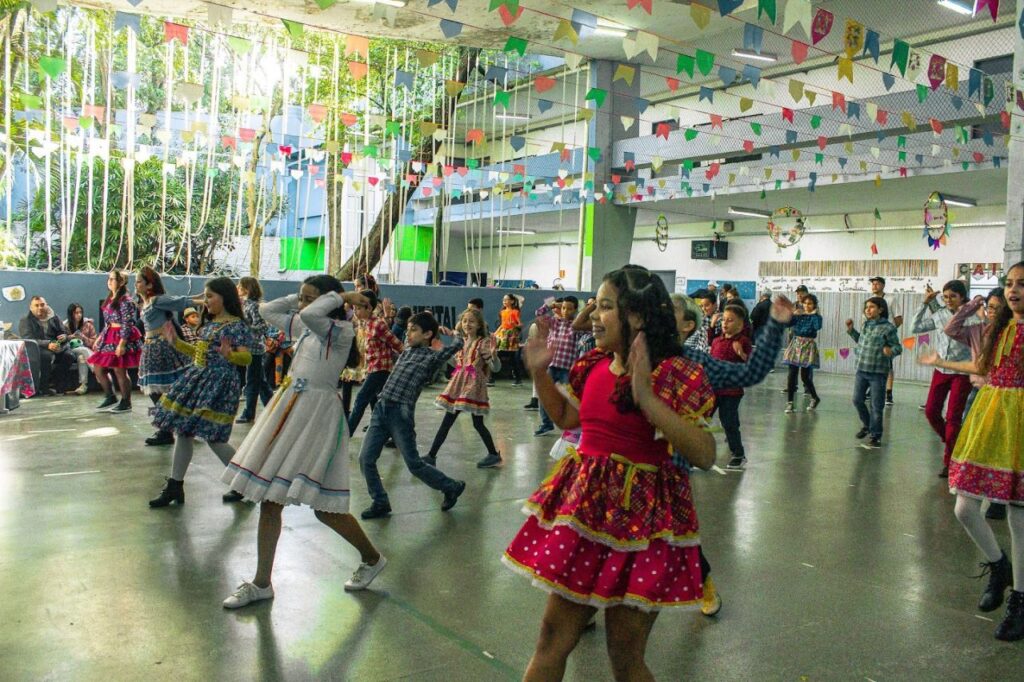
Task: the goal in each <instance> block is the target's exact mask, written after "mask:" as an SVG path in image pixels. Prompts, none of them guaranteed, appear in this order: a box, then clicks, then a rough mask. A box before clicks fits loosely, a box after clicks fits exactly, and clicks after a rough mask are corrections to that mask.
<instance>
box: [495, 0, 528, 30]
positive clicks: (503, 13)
mask: <svg viewBox="0 0 1024 682" xmlns="http://www.w3.org/2000/svg"><path fill="white" fill-rule="evenodd" d="M498 15H499V16H500V17H501V23H503V24H505V25H506V26H511V25H512V24H514V23H516V21H517V20H518V19H519V17H521V16H523V8H522V7H518V6H517V7H516V13H515V14H512V12H510V11H509V9H508V5H505V4H502V6H501V7H499V8H498Z"/></svg>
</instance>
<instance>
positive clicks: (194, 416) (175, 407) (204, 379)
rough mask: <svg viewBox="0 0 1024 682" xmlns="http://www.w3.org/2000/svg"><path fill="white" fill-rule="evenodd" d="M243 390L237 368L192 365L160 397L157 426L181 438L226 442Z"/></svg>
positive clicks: (156, 418) (156, 415)
mask: <svg viewBox="0 0 1024 682" xmlns="http://www.w3.org/2000/svg"><path fill="white" fill-rule="evenodd" d="M241 391H242V382H241V380H240V379H239V377H238V370H237V369H235V367H234V366H233V365H227V364H226V363H225V364H224V365H217V366H210V365H207V366H206V367H199V366H197V365H192V366H190V367H189V368H188V369H186V370H185V373H184V374H182V375H181V376H180V377H179V378H178V380H177V381H175V382H174V386H172V387H171V389H170V390H169V391H167V392H166V393H164V395H163V397H162V398H160V404H159V405H158V406H157V408H156V413H155V415H154V417H153V426H155V427H156V428H158V429H160V430H162V431H173V432H174V433H176V434H178V435H179V436H187V437H194V438H201V439H202V440H205V441H207V442H210V443H226V442H227V440H228V439H229V438H230V437H231V426H232V425H233V424H234V422H235V415H236V414H237V413H238V396H239V393H241Z"/></svg>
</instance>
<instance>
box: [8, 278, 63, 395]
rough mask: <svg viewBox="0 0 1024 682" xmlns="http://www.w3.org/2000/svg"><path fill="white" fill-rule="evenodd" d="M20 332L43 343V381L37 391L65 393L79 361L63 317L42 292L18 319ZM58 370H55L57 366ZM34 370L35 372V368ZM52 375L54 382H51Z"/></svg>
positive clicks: (41, 367)
mask: <svg viewBox="0 0 1024 682" xmlns="http://www.w3.org/2000/svg"><path fill="white" fill-rule="evenodd" d="M18 335H19V336H21V338H22V339H26V340H32V341H35V343H36V345H37V346H38V347H39V381H38V382H37V383H36V395H56V394H57V393H63V391H64V380H65V378H66V377H67V374H68V370H69V369H70V368H71V365H73V364H74V362H75V356H74V355H72V354H71V351H70V350H69V348H68V335H67V334H66V333H65V332H64V325H63V324H61V321H60V318H59V317H57V316H56V315H54V314H53V310H52V309H51V308H50V306H48V305H47V304H46V299H45V298H43V297H42V296H33V297H32V301H31V303H30V304H29V313H28V315H26V316H25V317H23V318H22V319H21V322H19V323H18ZM55 366H56V368H57V371H56V373H54V371H53V368H54V367H55ZM33 374H34V372H33ZM51 378H52V380H53V386H51V385H50V382H51Z"/></svg>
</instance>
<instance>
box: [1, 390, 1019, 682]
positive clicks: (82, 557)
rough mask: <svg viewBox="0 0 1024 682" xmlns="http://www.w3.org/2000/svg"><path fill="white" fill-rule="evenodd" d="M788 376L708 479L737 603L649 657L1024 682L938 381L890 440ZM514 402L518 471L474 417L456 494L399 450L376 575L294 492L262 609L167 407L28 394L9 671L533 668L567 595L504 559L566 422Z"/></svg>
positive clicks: (6, 568)
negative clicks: (942, 464)
mask: <svg viewBox="0 0 1024 682" xmlns="http://www.w3.org/2000/svg"><path fill="white" fill-rule="evenodd" d="M782 380H783V377H782V375H781V373H780V374H775V375H772V376H771V377H770V378H769V380H768V381H767V382H766V383H765V384H764V385H763V386H761V387H759V388H757V389H754V390H751V391H748V395H747V398H746V399H745V400H744V403H743V407H742V411H741V414H742V419H743V425H744V436H745V439H746V444H747V451H748V456H749V459H750V464H749V466H748V468H747V470H746V471H745V472H743V473H739V474H737V473H729V474H727V475H725V474H720V473H700V474H696V475H695V476H694V479H695V488H696V498H697V503H698V511H699V514H700V520H701V525H702V535H703V541H704V546H705V550H706V552H707V555H708V557H709V559H710V561H711V563H712V565H713V567H714V576H715V579H716V582H717V584H718V585H719V589H720V590H721V592H722V594H723V596H724V599H725V607H724V609H723V611H722V613H721V614H720V615H719V616H718V617H717V618H715V619H708V618H705V617H703V616H701V615H700V614H699V613H670V614H665V615H663V616H661V617H660V618H659V620H658V622H657V624H656V626H655V630H654V633H653V635H652V638H651V643H650V647H649V651H648V660H649V661H650V664H651V667H652V669H653V670H654V672H655V674H656V676H657V677H658V678H659V679H664V680H681V679H691V678H694V679H705V680H707V679H710V680H798V679H808V680H821V679H838V680H878V681H879V682H880V681H882V680H934V679H949V680H966V679H972V680H974V679H979V680H980V679H985V680H997V679H1021V672H1020V671H1021V670H1022V666H1024V643H1018V644H1006V643H1001V642H998V641H996V640H995V639H993V638H992V630H993V628H994V626H995V623H994V622H993V620H991V619H990V618H989V617H983V616H985V615H987V616H991V617H992V618H1000V617H1001V615H1002V613H1001V611H999V612H996V613H994V614H981V613H979V612H978V611H977V610H976V609H975V607H974V605H975V602H976V600H977V597H978V595H979V594H980V591H981V589H982V583H981V582H979V581H975V580H971V579H970V578H969V577H967V576H969V575H970V574H972V573H973V572H976V570H977V562H978V561H979V556H978V554H977V553H976V552H975V550H974V548H973V546H972V545H971V543H970V541H969V540H968V539H967V537H966V536H965V534H964V533H963V531H962V530H961V529H960V528H959V526H958V525H957V523H956V521H955V519H954V518H953V514H952V499H951V497H950V496H949V494H948V493H947V492H946V490H945V487H944V485H943V482H942V481H940V480H939V479H938V478H936V476H935V474H936V471H937V469H938V467H939V460H940V452H941V450H940V447H941V446H940V444H939V443H938V439H937V438H936V437H935V436H934V435H933V434H932V433H931V431H930V430H929V428H928V425H927V423H926V422H925V419H924V415H923V413H922V412H920V411H919V410H918V405H919V404H921V403H923V401H924V394H925V389H924V387H921V386H899V387H898V388H897V401H898V404H897V405H896V406H895V407H893V408H890V409H889V417H888V423H887V429H888V431H887V434H886V437H885V440H886V445H885V447H884V448H883V449H881V450H878V451H865V450H862V449H860V448H858V447H856V441H854V439H853V433H854V431H856V429H857V426H858V425H857V423H856V417H855V415H854V413H853V408H852V407H851V406H850V403H849V394H850V389H851V383H850V381H849V380H848V379H844V378H837V377H824V376H823V377H820V378H819V383H820V388H821V391H822V393H823V397H824V402H823V404H822V405H821V407H820V408H819V411H818V412H817V413H816V414H807V413H798V414H795V415H788V416H787V415H784V414H783V412H782V411H783V407H784V396H782V395H781V394H780V393H779V391H778V388H779V387H780V386H781V383H782ZM435 394H436V390H434V391H429V390H428V392H427V393H426V394H425V395H424V397H423V399H422V400H421V403H420V409H419V415H418V421H419V425H420V433H419V442H420V444H421V446H423V447H426V446H427V445H428V444H429V442H430V440H431V438H432V437H433V431H434V428H436V425H437V423H438V422H439V421H440V416H441V413H440V412H439V411H436V410H434V409H433V407H432V405H431V404H430V399H431V398H432V397H433V395H435ZM492 396H493V399H494V401H495V403H496V408H495V410H494V413H493V416H492V417H491V418H490V420H489V421H490V424H491V427H492V429H493V430H494V431H495V437H496V440H497V442H498V444H499V447H500V449H501V450H502V451H503V452H504V453H505V456H506V465H505V466H504V467H503V468H501V469H497V470H490V471H479V470H477V469H476V468H475V467H474V465H473V463H474V462H475V461H476V460H477V459H478V458H479V457H480V456H482V455H483V450H482V447H481V446H480V443H479V440H478V439H477V436H476V433H475V431H473V429H472V425H471V423H470V421H469V420H468V419H462V420H460V421H459V422H458V423H457V424H456V426H455V428H453V430H452V434H451V437H450V438H449V441H448V443H447V445H446V447H445V448H444V449H443V450H442V453H441V456H440V458H439V464H440V466H441V468H443V469H444V470H445V471H446V472H448V473H449V474H451V475H453V476H456V477H458V478H464V479H466V480H467V481H468V483H469V488H468V490H467V492H466V494H465V496H464V497H463V499H462V500H461V501H460V502H459V504H458V506H457V507H456V508H455V509H454V510H452V512H450V513H447V514H445V513H441V512H440V511H439V509H438V507H439V505H440V501H441V500H440V496H439V495H438V494H436V493H434V492H432V491H430V490H429V489H427V488H426V487H425V486H423V485H421V484H419V483H418V482H416V481H414V480H412V479H411V477H410V476H409V474H408V472H407V471H405V469H404V467H403V465H402V463H401V461H400V458H398V457H396V456H394V455H393V454H389V453H388V452H386V453H385V456H384V457H383V458H382V460H381V467H382V474H383V476H384V478H385V483H386V484H387V486H388V488H389V490H390V493H391V501H392V505H393V506H394V508H395V513H394V515H393V516H392V517H391V518H390V519H387V520H378V521H371V522H367V523H365V524H364V525H365V527H366V528H367V531H368V533H369V535H370V536H371V538H372V539H373V540H374V541H375V542H376V543H377V544H378V545H379V546H380V548H381V549H382V550H383V551H384V552H385V553H386V554H387V556H388V557H389V558H390V560H391V564H390V565H389V566H388V568H387V569H386V570H385V572H384V573H382V574H381V576H380V578H378V580H377V582H375V583H374V585H373V589H372V590H370V591H368V592H365V593H362V594H356V595H352V594H346V593H345V592H344V591H343V590H342V583H343V582H344V580H345V579H346V578H347V577H348V576H349V574H350V573H351V571H352V570H353V569H354V568H355V566H356V564H357V555H356V554H355V552H354V551H353V550H352V549H351V548H350V547H349V546H347V545H346V544H345V543H343V542H342V541H341V540H340V539H339V538H337V537H336V536H334V535H333V534H332V532H331V531H330V530H328V529H327V528H326V527H324V526H321V525H320V524H319V523H318V522H317V521H316V520H315V518H314V517H313V515H312V513H311V512H309V510H307V509H303V508H290V509H288V510H286V512H285V530H284V532H283V534H282V539H281V544H280V547H279V550H278V561H277V567H276V571H275V574H274V584H275V589H276V592H277V597H276V599H275V600H274V601H273V602H268V603H263V604H260V605H254V606H251V607H249V608H246V609H243V610H241V611H238V612H227V611H225V610H223V609H222V608H221V606H220V602H221V600H222V599H223V598H224V597H225V596H227V595H228V594H229V593H230V592H231V591H232V589H233V588H234V587H235V585H236V584H237V583H238V582H239V580H240V579H241V578H250V577H251V575H252V572H253V570H254V568H255V527H256V520H257V516H258V513H257V510H256V509H254V508H253V507H252V506H249V505H224V504H222V503H221V501H220V495H221V493H222V492H223V487H222V485H221V484H220V483H219V474H220V470H221V467H220V466H219V464H218V462H217V460H216V459H215V457H214V456H213V454H212V453H210V452H209V451H208V450H207V449H205V448H204V447H198V448H197V452H196V459H195V462H194V463H193V466H192V469H191V470H190V472H189V476H188V479H187V481H186V491H187V504H186V505H185V506H184V507H182V508H171V509H166V510H159V511H151V510H150V509H148V508H147V507H146V500H147V499H148V498H149V497H150V496H152V494H154V493H155V492H156V491H157V490H158V488H159V485H160V482H161V479H162V477H163V476H164V475H165V474H166V469H167V466H168V460H169V456H170V450H169V448H145V447H142V446H141V442H142V439H143V438H144V437H145V436H147V435H149V433H150V432H151V430H150V428H149V426H148V424H147V421H146V419H145V416H144V411H143V409H142V407H141V405H142V400H141V399H139V400H138V401H137V406H136V411H135V413H134V414H132V415H131V416H115V415H109V414H97V413H94V412H92V411H91V409H90V408H91V407H92V406H93V405H94V404H95V403H96V402H97V399H96V396H95V395H93V396H88V397H85V398H78V397H68V398H48V399H38V400H31V401H27V402H25V403H24V404H23V406H22V407H21V408H20V409H18V410H17V411H15V412H13V413H11V414H10V415H7V416H3V417H0V679H3V680H37V679H54V680H108V681H109V680H134V679H156V680H165V679H166V680H252V679H266V680H276V679H287V680H305V679H330V680H397V679H408V680H426V681H430V680H446V681H447V680H507V679H516V678H518V677H520V676H521V675H522V672H523V670H524V669H525V666H526V663H527V661H528V660H529V656H530V653H531V651H532V648H533V643H534V639H535V637H536V633H537V627H538V622H539V618H540V614H541V609H542V607H543V603H544V598H545V597H544V595H543V594H542V593H541V592H540V591H538V590H536V589H534V588H532V587H530V586H529V585H528V584H527V582H526V581H524V580H523V579H522V578H520V577H518V576H515V575H513V574H511V573H510V572H509V571H508V570H507V569H505V568H504V567H503V566H502V565H501V564H500V563H499V561H498V557H499V556H500V554H501V552H502V550H503V548H504V546H505V545H506V543H507V542H508V540H509V539H510V538H511V537H512V535H513V534H514V533H515V531H516V529H517V528H518V526H519V524H520V523H521V522H522V518H523V517H522V515H521V514H520V512H519V507H520V504H521V501H522V500H523V498H525V497H526V496H527V495H528V494H529V493H530V492H531V491H532V490H533V489H534V488H535V487H536V485H537V483H538V482H539V481H540V480H541V479H542V478H543V476H544V475H545V473H546V471H547V469H548V468H549V466H550V460H549V459H548V457H547V450H548V449H549V448H550V446H551V443H552V440H551V439H550V438H539V439H538V438H533V437H532V432H533V429H534V428H535V423H536V415H535V413H526V412H524V411H523V410H522V408H521V406H522V405H523V403H524V402H526V399H527V398H528V397H529V389H528V388H512V387H509V386H499V387H498V388H497V389H494V390H493V393H492ZM245 428H246V427H238V428H237V430H236V432H235V435H234V437H233V439H232V440H233V442H236V443H237V442H239V441H240V440H241V438H242V437H243V435H244V429H245ZM358 444H359V441H358V440H356V441H355V443H354V444H353V448H352V452H350V455H351V456H352V458H353V461H354V458H355V454H356V453H355V451H356V450H357V449H358ZM391 453H393V451H391ZM725 458H726V454H725V453H724V444H723V445H722V446H721V447H720V457H719V462H720V463H722V464H724V461H725ZM353 488H354V489H355V494H354V498H353V509H354V510H355V511H357V512H358V510H360V509H362V508H363V507H364V506H365V505H366V504H367V497H366V494H365V489H364V487H363V484H362V479H361V477H359V475H358V470H357V468H356V467H355V466H353ZM995 523H996V524H997V526H996V527H997V533H998V535H999V537H1000V539H1001V541H1002V542H1004V543H1008V536H1007V533H1006V528H1005V523H1004V522H995ZM566 678H567V679H571V680H587V681H591V680H606V679H610V675H609V672H608V664H607V659H606V656H605V653H604V640H603V627H599V629H598V631H597V632H596V633H591V634H587V635H585V636H584V639H583V641H582V642H581V644H580V646H579V648H578V649H577V651H576V652H575V653H574V654H573V656H572V658H571V660H570V663H569V669H568V672H567V675H566Z"/></svg>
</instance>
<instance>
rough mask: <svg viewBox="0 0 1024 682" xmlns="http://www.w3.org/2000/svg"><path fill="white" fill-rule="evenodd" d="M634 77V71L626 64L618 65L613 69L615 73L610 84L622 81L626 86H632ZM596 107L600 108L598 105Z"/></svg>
mask: <svg viewBox="0 0 1024 682" xmlns="http://www.w3.org/2000/svg"><path fill="white" fill-rule="evenodd" d="M635 76H636V69H635V68H633V67H632V66H629V65H627V64H618V65H616V67H615V73H614V75H612V83H614V82H616V81H619V80H621V81H624V82H625V83H626V85H633V79H634V77H635ZM598 106H601V105H600V104H598Z"/></svg>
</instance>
